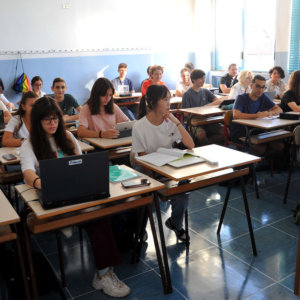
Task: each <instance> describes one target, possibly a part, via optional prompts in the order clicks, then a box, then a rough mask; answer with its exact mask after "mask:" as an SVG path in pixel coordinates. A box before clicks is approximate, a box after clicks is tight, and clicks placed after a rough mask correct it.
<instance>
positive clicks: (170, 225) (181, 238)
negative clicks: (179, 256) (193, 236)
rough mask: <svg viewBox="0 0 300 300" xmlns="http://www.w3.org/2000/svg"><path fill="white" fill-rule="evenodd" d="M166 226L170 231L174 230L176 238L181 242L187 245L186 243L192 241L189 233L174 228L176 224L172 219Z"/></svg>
mask: <svg viewBox="0 0 300 300" xmlns="http://www.w3.org/2000/svg"><path fill="white" fill-rule="evenodd" d="M165 225H166V226H167V227H168V228H169V229H171V230H173V231H174V232H175V234H176V236H177V239H178V240H179V241H181V242H185V243H186V242H188V241H189V240H190V237H189V236H188V234H187V232H186V231H185V230H184V229H183V228H181V229H180V230H178V229H177V228H176V227H175V226H174V224H173V222H172V220H171V218H169V219H168V220H167V221H166V222H165Z"/></svg>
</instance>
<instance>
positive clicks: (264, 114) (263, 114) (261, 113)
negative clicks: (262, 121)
mask: <svg viewBox="0 0 300 300" xmlns="http://www.w3.org/2000/svg"><path fill="white" fill-rule="evenodd" d="M269 116H270V114H269V112H268V111H259V112H257V113H256V117H257V118H265V117H269Z"/></svg>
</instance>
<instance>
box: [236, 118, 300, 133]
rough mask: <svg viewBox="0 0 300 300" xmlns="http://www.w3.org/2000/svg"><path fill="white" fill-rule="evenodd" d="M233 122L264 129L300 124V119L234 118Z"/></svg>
mask: <svg viewBox="0 0 300 300" xmlns="http://www.w3.org/2000/svg"><path fill="white" fill-rule="evenodd" d="M232 122H233V123H237V124H240V125H244V126H249V127H255V128H260V129H264V130H268V129H275V128H280V127H285V126H290V125H297V124H300V120H285V119H279V118H277V119H270V120H264V119H238V120H233V121H232Z"/></svg>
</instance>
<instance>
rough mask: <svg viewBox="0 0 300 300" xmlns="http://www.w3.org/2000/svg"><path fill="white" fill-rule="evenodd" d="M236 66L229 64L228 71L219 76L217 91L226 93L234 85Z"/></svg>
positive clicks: (235, 81)
mask: <svg viewBox="0 0 300 300" xmlns="http://www.w3.org/2000/svg"><path fill="white" fill-rule="evenodd" d="M237 71H238V69H237V66H236V64H230V65H229V67H228V73H227V74H225V75H224V76H223V77H221V81H220V86H219V92H220V93H225V94H228V93H229V92H230V89H231V87H232V86H234V85H235V84H236V83H237V82H238V81H237V78H236V75H237Z"/></svg>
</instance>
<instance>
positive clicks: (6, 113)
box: [0, 101, 11, 124]
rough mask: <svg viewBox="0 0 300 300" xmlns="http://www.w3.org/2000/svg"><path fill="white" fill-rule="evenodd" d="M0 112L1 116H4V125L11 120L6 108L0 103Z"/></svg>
mask: <svg viewBox="0 0 300 300" xmlns="http://www.w3.org/2000/svg"><path fill="white" fill-rule="evenodd" d="M0 110H2V111H3V116H4V124H7V123H8V122H9V120H10V118H11V114H10V112H9V111H8V109H7V107H6V106H5V105H4V103H3V102H2V101H0Z"/></svg>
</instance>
